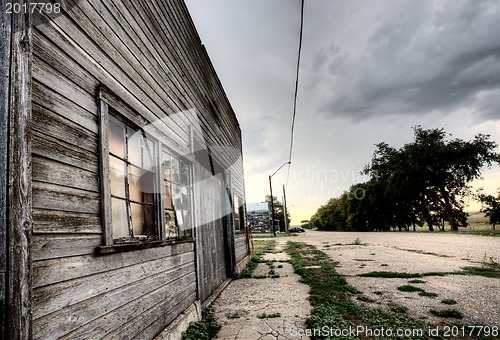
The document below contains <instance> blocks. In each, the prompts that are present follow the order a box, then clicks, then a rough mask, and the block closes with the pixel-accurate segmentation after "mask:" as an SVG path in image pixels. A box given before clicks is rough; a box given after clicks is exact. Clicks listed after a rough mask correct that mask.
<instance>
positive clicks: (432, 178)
mask: <svg viewBox="0 0 500 340" xmlns="http://www.w3.org/2000/svg"><path fill="white" fill-rule="evenodd" d="M414 137H415V140H414V142H413V143H409V144H406V145H404V146H403V147H402V148H400V149H395V148H393V147H390V146H389V145H388V144H386V143H380V144H377V145H376V146H377V149H376V151H375V152H374V155H373V159H372V163H371V164H369V165H368V166H367V167H366V168H365V171H364V172H365V173H366V174H370V175H371V177H372V180H375V181H379V182H381V183H382V184H383V186H384V187H385V198H386V199H387V198H391V199H392V201H393V203H392V204H391V208H392V215H391V216H393V217H394V218H396V220H397V223H398V224H399V225H406V228H407V226H408V224H413V225H414V224H415V223H419V222H420V220H421V219H423V220H425V221H426V222H427V224H428V226H429V229H430V230H433V225H434V224H435V223H436V219H445V220H447V221H448V222H449V224H450V227H451V229H452V230H458V226H459V225H460V226H465V225H466V220H467V215H466V213H465V212H464V211H463V209H464V205H465V199H466V198H467V197H470V196H471V194H472V192H471V190H470V186H469V185H468V183H470V182H471V181H473V180H474V179H477V178H480V176H481V168H482V167H483V166H485V165H486V166H488V167H490V166H491V165H492V164H493V163H494V162H496V163H499V162H500V155H499V154H498V153H496V152H495V151H494V150H495V148H496V147H497V144H496V143H495V142H493V141H490V140H489V136H488V135H484V134H478V135H477V136H476V137H475V138H474V140H473V141H463V140H461V139H454V140H447V139H446V133H445V132H444V129H430V130H424V129H422V128H421V127H420V126H416V127H414ZM386 201H387V200H386Z"/></svg>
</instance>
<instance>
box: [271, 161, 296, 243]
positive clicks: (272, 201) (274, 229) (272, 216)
mask: <svg viewBox="0 0 500 340" xmlns="http://www.w3.org/2000/svg"><path fill="white" fill-rule="evenodd" d="M291 163H292V162H285V163H283V164H282V165H281V166H280V167H279V168H278V170H276V171H275V172H274V174H272V175H270V176H269V189H270V191H271V223H272V226H273V231H274V236H276V227H275V226H274V199H273V184H272V183H271V177H273V176H274V175H276V173H277V172H278V171H280V169H281V168H282V167H284V166H285V165H287V164H291ZM285 220H286V217H285ZM285 223H286V222H285Z"/></svg>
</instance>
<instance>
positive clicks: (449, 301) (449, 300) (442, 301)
mask: <svg viewBox="0 0 500 340" xmlns="http://www.w3.org/2000/svg"><path fill="white" fill-rule="evenodd" d="M441 303H444V304H445V305H456V304H457V301H456V300H454V299H443V300H441Z"/></svg>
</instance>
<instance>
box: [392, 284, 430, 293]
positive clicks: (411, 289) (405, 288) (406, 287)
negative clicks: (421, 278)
mask: <svg viewBox="0 0 500 340" xmlns="http://www.w3.org/2000/svg"><path fill="white" fill-rule="evenodd" d="M398 290H400V291H402V292H423V291H424V290H423V289H422V288H420V287H416V286H412V285H402V286H399V287H398Z"/></svg>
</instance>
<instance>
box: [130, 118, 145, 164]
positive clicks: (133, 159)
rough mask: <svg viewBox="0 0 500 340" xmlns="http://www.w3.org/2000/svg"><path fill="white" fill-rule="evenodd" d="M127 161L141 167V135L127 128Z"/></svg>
mask: <svg viewBox="0 0 500 340" xmlns="http://www.w3.org/2000/svg"><path fill="white" fill-rule="evenodd" d="M127 142H128V161H129V162H130V163H132V164H134V165H137V166H142V135H141V134H140V133H138V132H136V131H134V130H132V129H131V128H129V127H127Z"/></svg>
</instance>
